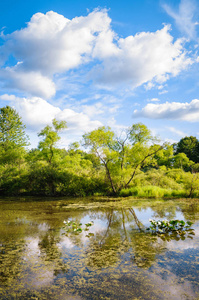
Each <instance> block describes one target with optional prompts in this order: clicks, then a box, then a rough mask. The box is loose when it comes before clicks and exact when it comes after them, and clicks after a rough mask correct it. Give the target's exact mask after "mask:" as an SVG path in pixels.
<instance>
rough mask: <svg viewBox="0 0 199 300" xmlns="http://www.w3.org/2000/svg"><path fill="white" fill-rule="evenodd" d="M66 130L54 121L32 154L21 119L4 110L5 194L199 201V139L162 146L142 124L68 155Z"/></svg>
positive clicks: (1, 180) (87, 139)
mask: <svg viewBox="0 0 199 300" xmlns="http://www.w3.org/2000/svg"><path fill="white" fill-rule="evenodd" d="M66 128H67V126H66V121H58V120H56V119H53V120H52V125H51V126H50V125H47V126H45V128H43V129H42V130H41V131H40V133H39V134H38V136H39V137H40V138H42V139H41V140H40V142H39V144H38V147H37V148H35V149H31V150H29V151H27V149H26V146H27V145H28V138H27V136H26V133H25V125H23V123H22V120H21V118H20V117H19V115H18V113H17V112H16V111H15V110H14V109H13V108H11V107H9V106H6V107H3V108H1V109H0V193H1V194H4V195H19V194H28V195H45V196H60V195H63V196H91V195H115V196H118V195H119V196H123V197H126V196H135V197H144V198H161V197H167V198H168V197H190V198H191V197H192V198H193V197H199V177H198V171H199V163H196V162H197V156H198V155H199V154H198V153H199V151H198V140H197V139H196V138H194V137H186V138H184V139H181V140H180V142H179V143H177V144H176V145H170V144H168V143H167V144H164V145H160V144H159V143H158V141H157V139H156V138H155V137H153V136H152V134H151V132H150V130H149V129H148V128H147V127H146V126H145V125H144V124H142V123H137V124H133V125H132V126H131V127H129V128H127V129H126V130H123V131H122V132H121V134H120V135H116V133H115V132H114V131H113V130H112V129H111V128H110V127H104V126H103V127H99V128H98V129H96V130H93V131H91V132H88V133H85V134H84V135H83V141H82V144H81V147H80V144H79V143H77V142H75V143H72V144H71V145H70V146H69V148H68V149H67V150H66V149H60V148H59V147H58V142H59V141H60V139H61V137H60V135H59V133H60V132H61V131H62V130H64V129H66ZM82 146H83V147H85V148H86V149H88V150H82V149H83V148H82Z"/></svg>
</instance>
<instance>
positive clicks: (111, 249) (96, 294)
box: [0, 198, 199, 300]
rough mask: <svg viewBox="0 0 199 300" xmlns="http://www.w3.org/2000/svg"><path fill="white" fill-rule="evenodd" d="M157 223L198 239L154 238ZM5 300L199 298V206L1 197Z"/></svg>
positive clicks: (0, 274)
mask: <svg viewBox="0 0 199 300" xmlns="http://www.w3.org/2000/svg"><path fill="white" fill-rule="evenodd" d="M150 218H155V219H157V220H158V219H165V218H166V219H174V218H178V219H183V220H190V221H193V222H194V225H193V226H192V228H194V232H195V235H192V236H191V235H186V236H185V237H184V238H182V239H180V238H179V237H178V238H176V237H174V238H171V239H170V241H168V240H165V239H164V236H163V237H162V238H160V237H158V236H155V235H151V234H149V233H147V232H146V227H148V226H149V224H150V223H149V219H150ZM68 220H72V221H74V222H75V224H79V223H82V225H81V228H82V232H80V233H78V234H75V233H74V232H73V231H72V232H69V233H67V232H66V229H67V226H65V227H64V223H63V222H64V221H68ZM90 221H93V225H92V226H90V227H88V228H89V230H88V231H84V229H85V228H86V225H85V224H86V223H88V222H90ZM89 233H90V234H89ZM0 299H35V300H36V299H39V300H41V299H42V300H43V299H48V300H49V299H52V300H54V299H69V300H70V299H76V300H81V299H89V300H91V299H149V300H152V299H199V202H197V201H196V200H195V201H194V200H192V201H190V200H189V201H188V200H181V201H178V200H175V201H160V200H159V201H158V200H156V201H153V200H142V201H141V200H139V201H138V200H132V199H128V200H122V201H115V200H112V201H111V200H109V201H107V199H105V200H104V199H101V200H100V199H99V200H94V199H70V200H66V199H56V200H54V199H53V200H50V199H46V200H42V199H31V198H29V199H17V201H16V199H1V200H0Z"/></svg>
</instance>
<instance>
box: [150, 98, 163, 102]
mask: <svg viewBox="0 0 199 300" xmlns="http://www.w3.org/2000/svg"><path fill="white" fill-rule="evenodd" d="M147 101H148V102H159V101H160V100H159V99H158V98H152V99H148V100H147Z"/></svg>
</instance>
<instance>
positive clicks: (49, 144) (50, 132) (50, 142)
mask: <svg viewBox="0 0 199 300" xmlns="http://www.w3.org/2000/svg"><path fill="white" fill-rule="evenodd" d="M52 124H53V127H52V126H49V125H47V126H46V127H45V128H44V129H43V130H41V132H40V133H39V134H38V136H39V137H43V140H42V141H40V142H39V146H38V148H39V149H40V150H41V152H42V155H43V156H44V158H45V159H46V160H47V162H48V163H49V164H50V165H51V164H52V161H53V159H54V158H55V152H56V147H55V146H56V144H57V142H58V141H59V140H60V139H61V138H60V136H59V135H58V132H60V131H61V130H63V129H65V128H67V125H66V121H57V120H56V119H53V121H52Z"/></svg>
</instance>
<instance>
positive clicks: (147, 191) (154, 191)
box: [120, 186, 187, 198]
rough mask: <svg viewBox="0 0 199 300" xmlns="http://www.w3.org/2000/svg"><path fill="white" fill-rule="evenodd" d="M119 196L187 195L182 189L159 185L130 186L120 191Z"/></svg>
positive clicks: (168, 196)
mask: <svg viewBox="0 0 199 300" xmlns="http://www.w3.org/2000/svg"><path fill="white" fill-rule="evenodd" d="M120 196H121V197H129V196H135V197H140V198H171V197H176V198H180V197H187V192H186V191H185V190H184V189H181V190H174V189H169V188H167V189H166V188H161V187H159V186H143V187H140V186H139V187H131V188H129V189H122V190H121V191H120Z"/></svg>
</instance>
